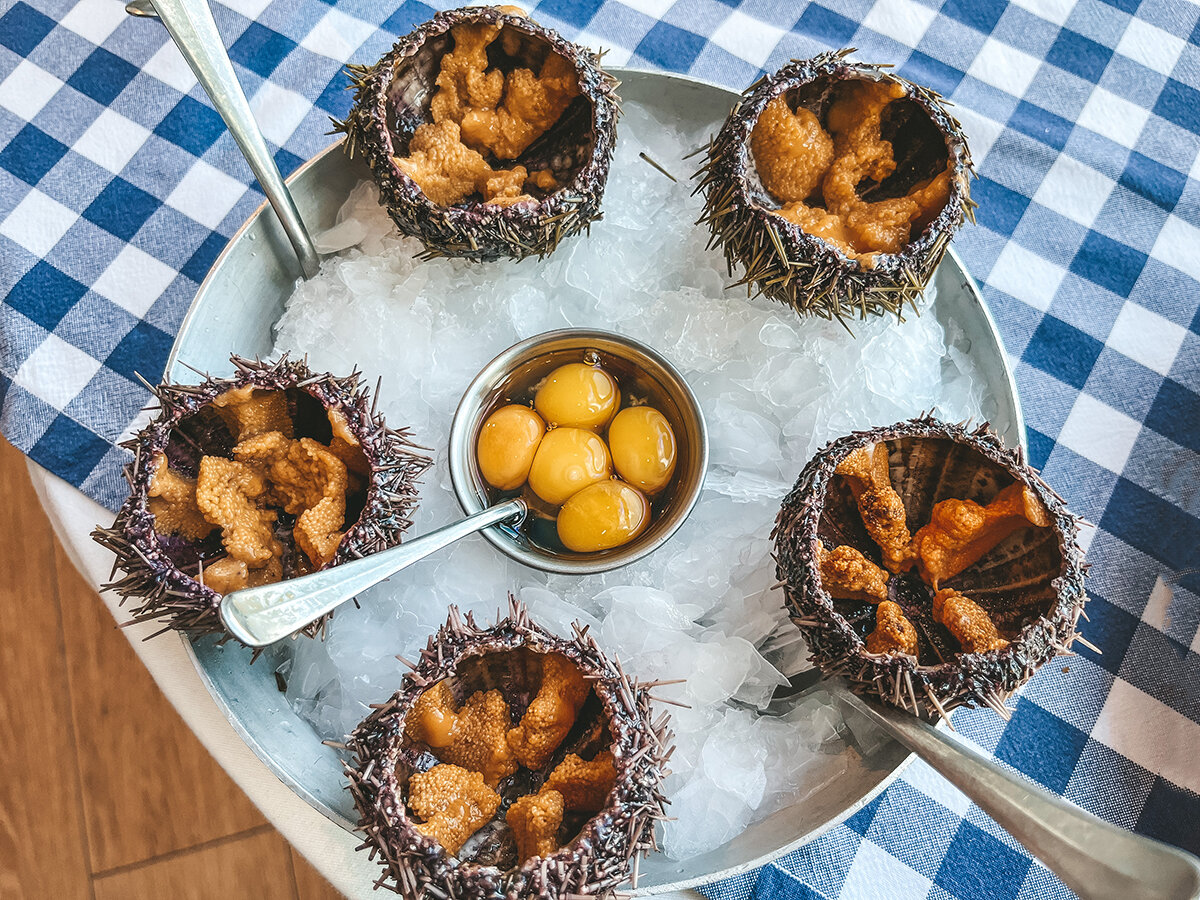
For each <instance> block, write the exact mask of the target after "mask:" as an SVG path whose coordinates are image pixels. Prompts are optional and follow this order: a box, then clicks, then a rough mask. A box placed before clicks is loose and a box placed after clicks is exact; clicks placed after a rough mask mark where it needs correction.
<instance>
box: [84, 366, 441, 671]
mask: <svg viewBox="0 0 1200 900" xmlns="http://www.w3.org/2000/svg"><path fill="white" fill-rule="evenodd" d="M230 362H231V364H232V365H233V367H234V370H235V371H234V374H233V375H231V376H228V377H213V376H211V375H207V374H205V373H198V374H200V375H201V376H202V381H201V382H200V383H199V384H184V383H172V382H169V381H165V380H164V381H163V382H162V383H161V384H159V385H157V386H152V385H147V387H149V388H150V390H151V391H152V392H153V394H154V398H155V401H157V406H155V405H153V404H152V405H151V406H149V407H147V409H149V410H152V411H153V410H155V409H157V411H158V415H157V416H155V417H154V419H152V420H151V421H150V422H149V423H148V424H146V425H145V426H144V427H143V428H142V429H141V430H139V431H138V432H137V434H135V435H134V436H133V437H131V438H130V439H129V440H127V441H124V442H123V443H122V444H121V445H120V446H122V447H124V448H125V449H128V450H130V451H132V452H133V454H134V456H133V459H132V460H131V461H130V462H129V463H127V464H126V465H125V467H124V475H125V479H126V481H127V482H128V483H129V488H130V493H129V496H128V497H127V498H126V500H125V502H124V503H123V504H122V505H121V508H120V510H119V511H118V512H117V516H116V519H115V520H114V522H113V525H112V527H111V528H100V527H97V528H96V529H95V530H94V531H93V532H92V538H93V539H94V540H95V541H96V542H97V543H99V544H100V545H101V546H103V547H105V548H107V549H108V550H110V551H112V553H113V554H114V555H115V557H116V559H115V560H114V563H113V569H112V575H111V576H110V579H111V580H110V582H109V583H107V584H104V585H102V586H101V590H102V591H103V590H111V591H113V592H114V593H116V594H117V595H118V596H119V598H120V600H119V603H120V605H124V604H125V603H126V602H127V601H130V600H140V601H141V602H140V604H139V605H138V606H135V607H133V608H132V610H131V611H132V613H133V619H132V622H146V621H154V620H158V621H161V622H163V623H164V628H163V630H162V631H167V630H171V629H174V630H177V631H181V632H183V633H184V634H186V635H187V636H189V637H191V638H198V637H202V636H205V635H209V634H221V635H224V636H225V638H230V637H231V636H230V635H229V634H228V633H227V632H226V631H225V628H224V626H223V624H222V622H221V618H220V614H219V612H218V610H219V606H220V602H221V595H220V594H218V593H217V592H216V591H214V590H213V589H212V588H210V587H208V586H207V585H202V584H200V583H199V582H198V581H196V580H195V579H194V578H192V577H191V576H189V575H186V574H185V573H183V572H182V571H180V570H179V569H178V568H176V567H175V566H174V565H173V564H172V563H171V561H170V560H169V558H167V557H166V555H165V554H164V553H163V552H162V551H161V549H160V543H159V540H158V534H157V532H156V531H155V530H154V516H153V514H152V513H150V511H149V509H148V488H149V483H150V479H151V478H152V477H153V470H152V467H151V466H149V465H143V460H148V459H149V458H151V457H152V456H153V454H154V453H155V452H156V451H158V450H161V449H163V448H164V447H165V446H166V444H167V441H168V440H169V438H170V433H171V431H172V429H173V428H174V427H175V426H176V425H177V424H178V423H179V422H180V421H181V420H182V419H184V418H186V417H187V416H189V415H192V414H194V413H195V412H197V411H199V410H200V409H201V408H202V407H204V406H207V405H208V404H210V403H211V402H212V400H213V399H214V398H215V397H216V396H218V395H219V394H221V393H224V392H225V391H227V390H230V389H232V388H237V387H241V386H244V385H247V384H251V385H254V386H256V387H260V388H264V389H267V390H285V389H288V388H298V389H300V390H303V391H305V392H306V393H308V394H309V395H310V396H312V397H314V398H315V399H316V400H317V401H318V402H320V403H321V405H322V406H323V407H325V408H326V409H329V408H331V407H333V406H338V407H339V408H340V409H341V411H342V413H343V415H344V416H345V418H346V422H347V426H348V427H349V429H350V431H351V433H353V434H354V435H355V437H357V438H358V440H359V442H360V443H361V444H362V446H363V448H364V452H365V453H368V461H369V462H371V463H372V471H371V478H370V482H369V484H368V486H367V496H366V499H365V501H364V506H363V511H362V513H360V515H359V518H358V521H356V522H355V523H354V525H352V526H351V527H350V528H348V529H347V530H346V533H345V536H344V537H343V538H342V541H341V543H339V545H338V547H337V551H336V553H335V555H334V558H333V560H332V561H331V562H330V563H329V564H328V565H327V566H325V567H324V568H328V567H330V566H336V565H340V564H342V563H344V562H347V561H349V560H351V559H358V558H360V557H362V556H367V555H369V554H371V553H375V552H378V551H379V550H383V549H386V548H387V547H390V546H394V545H395V544H397V543H399V542H400V539H401V536H402V535H403V534H404V532H405V531H407V530H408V528H409V526H410V525H411V524H412V522H411V515H412V511H413V509H414V508H415V506H416V502H417V493H416V484H415V483H416V480H417V479H418V478H419V477H420V475H421V474H422V473H423V472H424V471H425V470H426V469H427V468H429V466H430V465H431V464H432V461H431V460H430V459H429V458H428V457H426V456H424V455H423V454H421V453H419V452H418V451H419V450H422V449H424V448H421V447H419V446H418V445H416V444H414V443H413V442H412V440H411V435H410V433H409V432H408V430H407V429H392V428H389V427H387V425H386V424H385V423H384V420H383V417H382V416H381V415H379V413H378V412H377V411H376V406H375V399H374V397H375V395H373V394H372V392H371V390H370V389H369V388H367V387H365V386H363V385H362V384H361V379H360V375H359V373H358V371H357V370H356V371H354V372H352V373H351V374H350V375H349V376H346V377H344V378H338V377H336V376H334V375H331V374H329V373H315V372H313V371H312V370H311V369H310V368H309V367H308V364H307V362H306V361H304V360H292V359H290V357H289V356H288V354H286V353H285V354H283V355H282V356H280V357H279V358H278V359H276V360H273V361H263V360H261V359H248V358H244V357H240V356H237V355H233V356H231V357H230ZM371 454H373V458H372V456H371ZM118 571H120V572H122V573H123V577H121V578H116V574H117V572H118ZM331 615H332V614H329V615H326V616H324V617H322V618H321V619H319V620H318V621H316V622H313V623H311V624H309V625H307V626H306V627H305V628H303V629H301V630H300V631H299V632H297V634H304V635H306V636H308V637H317V636H318V635H323V634H324V629H325V625H326V623H327V622H328V620H329V618H330V616H331ZM162 631H160V632H156V635H157V634H161V633H162ZM256 655H257V654H256Z"/></svg>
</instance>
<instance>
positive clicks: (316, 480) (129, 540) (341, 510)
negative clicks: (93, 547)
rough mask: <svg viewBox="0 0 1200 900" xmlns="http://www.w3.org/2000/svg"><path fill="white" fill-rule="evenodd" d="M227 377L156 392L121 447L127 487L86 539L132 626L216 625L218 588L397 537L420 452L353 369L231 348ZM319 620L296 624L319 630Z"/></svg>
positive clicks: (311, 566)
mask: <svg viewBox="0 0 1200 900" xmlns="http://www.w3.org/2000/svg"><path fill="white" fill-rule="evenodd" d="M232 363H233V365H234V369H235V372H234V374H233V376H231V377H229V378H213V377H206V378H205V379H204V380H203V381H202V382H201V383H199V384H171V383H164V384H162V385H160V386H158V387H157V388H153V390H154V393H155V396H156V398H157V400H158V408H159V413H158V415H157V417H155V419H154V420H153V421H152V422H150V424H149V425H147V426H146V427H145V428H143V429H142V430H141V431H140V432H138V434H137V435H136V436H134V437H133V438H132V439H131V440H130V441H128V442H127V443H126V444H124V446H125V447H127V448H128V449H130V450H132V451H133V453H134V458H133V461H132V462H131V463H129V464H128V465H127V466H126V468H125V477H126V479H127V480H128V481H129V486H130V495H129V498H128V499H127V500H126V501H125V503H124V505H123V506H122V507H121V509H120V511H119V512H118V514H117V518H116V521H115V522H114V523H113V525H112V527H111V528H97V529H96V531H94V532H93V534H92V536H93V538H94V539H95V540H96V541H97V542H98V543H100V544H101V545H103V546H104V547H107V548H108V549H109V550H111V551H112V552H113V553H114V554H115V555H116V562H115V564H114V572H115V571H116V570H117V569H120V570H122V572H123V573H124V575H123V577H122V578H120V579H118V580H116V581H114V582H113V583H112V584H109V585H106V589H111V590H114V591H116V592H117V593H118V594H119V595H120V596H121V598H122V601H125V600H129V599H132V600H134V601H136V603H137V604H138V605H137V606H136V608H135V609H134V610H133V612H134V616H135V621H141V620H151V619H161V620H164V621H165V622H166V623H167V624H168V626H169V627H172V628H176V629H179V630H181V631H184V632H186V633H188V634H190V635H192V636H199V635H203V634H208V633H212V632H221V631H223V627H222V624H221V620H220V617H219V614H218V607H219V605H220V601H221V596H222V594H223V593H228V592H230V591H233V590H237V589H239V588H242V587H248V586H251V585H255V584H266V583H270V582H272V581H280V580H283V579H286V578H290V577H294V576H296V575H302V574H306V573H307V572H311V571H316V570H317V569H321V568H326V567H328V566H336V565H338V564H340V563H342V562H345V561H347V560H350V559H355V558H358V557H361V556H366V555H368V554H370V553H375V552H377V551H379V550H383V549H385V548H387V547H391V546H393V545H395V544H398V543H399V542H400V537H401V535H402V534H403V533H404V532H405V530H406V529H407V528H408V526H409V524H410V514H411V512H412V509H413V506H414V505H415V503H416V488H415V481H416V479H417V477H418V476H419V475H420V474H421V473H422V472H423V471H424V470H425V469H426V468H427V467H428V465H429V460H428V459H427V458H425V457H424V456H422V455H420V454H419V453H418V452H416V448H415V446H414V445H413V444H412V443H411V442H410V441H409V436H408V433H407V432H405V431H397V430H394V429H391V428H388V427H387V426H386V425H385V424H384V422H383V419H382V417H381V416H379V415H378V414H377V413H376V412H375V407H374V403H373V402H372V399H371V395H370V393H369V391H368V390H367V389H366V388H363V387H361V386H360V385H359V379H358V375H357V373H355V374H352V375H350V376H349V377H346V378H335V377H334V376H332V375H328V374H315V373H313V372H312V371H310V370H309V368H308V366H307V365H306V364H305V363H303V362H299V361H293V360H289V359H288V358H287V357H286V356H284V357H283V358H281V359H279V360H276V361H274V362H261V361H258V360H248V359H242V358H240V357H236V356H235V357H233V358H232ZM324 622H325V620H324V619H322V620H320V621H317V622H314V623H312V624H311V625H309V626H308V627H307V628H305V629H304V633H305V634H308V635H310V636H311V635H315V634H317V633H318V632H319V631H320V630H321V629H322V628H323V627H324Z"/></svg>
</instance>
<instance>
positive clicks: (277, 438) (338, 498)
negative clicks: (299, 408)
mask: <svg viewBox="0 0 1200 900" xmlns="http://www.w3.org/2000/svg"><path fill="white" fill-rule="evenodd" d="M233 455H234V458H235V459H237V460H240V461H242V462H245V463H247V464H249V465H251V466H254V467H256V468H258V469H260V470H261V471H262V472H263V473H264V475H265V477H266V479H267V481H268V483H269V485H270V494H269V500H270V501H271V502H272V503H274V504H275V505H278V506H281V507H283V510H284V511H285V512H287V513H288V514H290V515H293V516H296V517H297V518H296V524H295V525H294V526H293V528H292V534H293V535H294V537H295V539H296V545H297V546H298V547H299V548H300V549H301V550H303V551H304V554H305V555H306V556H307V557H308V558H309V560H310V561H311V562H312V564H313V565H314V566H317V567H320V566H324V565H327V564H328V563H329V562H331V561H332V560H333V557H334V554H335V553H336V552H337V547H338V544H339V543H341V540H342V532H341V530H340V528H341V525H342V522H343V520H344V519H345V517H346V491H347V490H348V488H349V479H348V477H347V475H346V465H345V463H343V462H342V461H341V460H340V459H338V458H337V457H336V456H334V455H333V454H332V453H331V452H330V451H329V448H328V447H326V446H325V445H324V444H321V443H319V442H317V441H314V440H313V439H312V438H300V440H298V441H296V440H290V439H288V438H285V437H284V436H283V435H282V434H280V433H279V432H278V431H272V432H268V433H267V434H260V435H258V436H257V437H253V438H250V439H249V440H245V441H242V442H241V443H240V444H238V445H237V446H236V447H234V448H233Z"/></svg>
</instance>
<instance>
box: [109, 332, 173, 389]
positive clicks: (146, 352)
mask: <svg viewBox="0 0 1200 900" xmlns="http://www.w3.org/2000/svg"><path fill="white" fill-rule="evenodd" d="M170 352H171V336H170V335H169V334H167V333H166V332H164V331H160V330H159V329H158V328H155V327H154V326H153V325H151V324H150V323H149V322H145V321H142V322H138V324H137V325H135V326H134V327H133V328H132V329H130V331H129V334H127V335H125V337H124V338H122V340H121V343H119V344H117V346H116V348H115V349H114V350H113V352H112V353H110V354H109V356H108V358H107V359H106V360H104V364H105V365H106V366H108V368H110V369H112V370H113V371H114V372H119V373H120V374H122V375H124V376H125V377H126V378H128V379H129V380H130V381H133V382H136V381H137V380H138V376H139V375H140V376H141V377H142V378H144V379H146V380H147V381H148V382H150V383H151V384H157V383H158V382H159V381H160V380H161V379H162V374H163V370H164V369H165V368H166V366H167V355H168V354H169V353H170Z"/></svg>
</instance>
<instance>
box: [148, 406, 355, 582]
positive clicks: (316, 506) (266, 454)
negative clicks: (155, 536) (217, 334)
mask: <svg viewBox="0 0 1200 900" xmlns="http://www.w3.org/2000/svg"><path fill="white" fill-rule="evenodd" d="M213 405H214V409H215V410H216V412H217V414H218V415H219V416H220V417H221V419H222V421H224V422H225V424H226V425H227V426H228V428H229V430H230V432H232V433H233V434H234V435H235V436H239V440H238V443H237V444H236V445H235V446H234V448H233V456H234V459H226V458H223V457H219V456H203V457H201V459H200V467H199V474H198V477H197V479H196V481H195V482H192V481H191V480H190V479H188V478H186V477H184V476H183V475H180V474H179V473H178V472H175V471H173V470H171V469H169V468H168V467H167V465H166V458H165V456H164V455H163V454H162V453H158V454H156V455H155V457H154V460H153V463H152V464H153V465H155V467H156V468H155V471H154V475H153V477H152V478H151V480H150V485H149V489H148V491H147V494H148V499H147V507H148V509H149V511H150V512H151V513H153V514H154V517H155V523H154V524H155V530H156V531H157V532H158V533H160V534H171V533H175V534H181V535H183V536H184V537H186V538H188V539H190V540H199V539H202V538H204V537H206V536H207V535H208V534H209V533H211V532H212V530H213V529H214V528H216V527H220V528H221V532H222V533H221V543H222V545H223V547H224V549H225V552H226V553H227V554H228V555H227V556H226V557H224V558H218V559H215V560H210V561H208V562H206V563H205V566H204V569H203V571H202V572H201V573H197V575H195V576H194V577H196V578H198V579H201V580H203V582H204V584H205V585H206V586H207V587H210V588H212V589H213V590H215V591H217V592H218V593H221V594H225V593H230V592H232V591H236V590H240V589H242V588H247V587H258V586H260V585H264V584H271V583H273V582H276V581H279V580H281V579H282V578H283V561H282V556H283V545H282V544H281V543H280V541H279V540H278V539H277V538H276V536H275V528H276V524H277V512H278V510H280V509H282V510H283V511H285V512H287V513H289V514H291V515H294V516H296V517H297V518H296V522H295V524H294V525H293V526H292V535H293V537H294V539H295V542H296V545H297V546H298V547H299V549H300V550H301V551H302V553H303V556H302V557H298V558H297V560H296V562H297V566H298V568H300V569H301V570H304V568H305V565H306V561H305V559H304V557H307V561H308V563H311V566H312V567H320V566H324V565H327V564H328V563H330V562H331V561H332V560H333V557H334V555H335V554H336V552H337V548H338V545H339V544H340V543H341V540H342V537H343V534H344V533H343V531H342V530H341V529H342V526H343V524H344V520H345V516H346V495H347V493H348V492H349V490H350V480H351V476H350V474H349V472H348V471H347V463H346V462H344V461H343V457H344V458H345V459H348V460H350V461H351V462H352V464H353V465H354V466H355V467H356V468H358V469H361V470H362V471H363V472H364V473H365V472H367V471H369V466H368V463H367V459H366V456H365V454H364V453H363V452H362V447H361V445H360V444H359V441H358V439H357V438H356V437H355V436H354V434H353V432H351V430H350V426H349V422H348V421H347V420H346V418H345V416H344V415H343V414H342V413H341V412H340V411H338V410H334V409H331V410H329V412H328V415H329V422H330V426H331V428H332V433H333V437H332V441H331V443H332V446H330V447H327V446H325V445H324V444H322V443H320V442H319V441H316V440H313V439H312V438H307V437H304V438H300V439H299V440H295V439H294V438H293V437H292V435H293V433H294V427H293V423H292V420H291V417H290V415H289V414H288V403H287V395H286V393H284V392H283V391H269V390H265V389H261V388H256V387H253V386H252V385H244V386H242V387H239V388H233V389H230V390H228V391H225V392H224V393H223V394H220V395H218V396H217V397H216V399H215V400H214V401H213ZM355 479H356V482H357V483H359V484H361V478H359V477H358V476H355Z"/></svg>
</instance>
